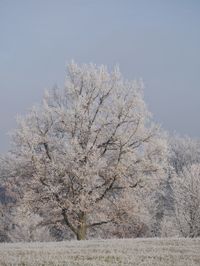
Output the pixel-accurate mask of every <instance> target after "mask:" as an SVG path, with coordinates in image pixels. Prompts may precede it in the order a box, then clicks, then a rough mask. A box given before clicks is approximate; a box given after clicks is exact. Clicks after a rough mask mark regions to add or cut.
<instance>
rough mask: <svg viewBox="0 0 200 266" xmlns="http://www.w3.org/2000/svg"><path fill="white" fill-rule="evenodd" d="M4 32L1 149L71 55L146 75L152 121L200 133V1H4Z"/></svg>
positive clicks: (60, 79)
mask: <svg viewBox="0 0 200 266" xmlns="http://www.w3.org/2000/svg"><path fill="white" fill-rule="evenodd" d="M0 33H1V35H0V153H1V152H5V151H7V150H8V148H9V138H8V136H7V132H9V131H10V130H12V129H13V128H15V126H16V124H15V117H16V115H17V114H24V113H26V111H27V110H28V108H30V107H31V106H32V105H33V104H34V103H37V102H39V101H40V100H41V97H42V94H43V91H44V89H45V88H51V87H53V86H54V85H55V84H58V85H59V86H63V84H64V79H65V72H66V64H67V62H69V61H70V60H71V59H74V60H75V61H77V62H79V63H88V62H93V63H96V64H106V65H108V66H109V67H112V66H113V65H115V64H116V63H117V64H119V65H120V69H121V71H122V73H123V75H124V76H125V77H127V78H129V79H134V78H143V80H144V82H145V86H146V87H145V91H144V93H145V99H146V102H147V104H148V107H149V109H150V111H151V112H152V113H153V114H154V119H155V120H156V121H158V122H159V123H161V124H162V126H163V128H164V129H166V130H168V131H170V132H174V131H176V132H178V133H180V134H181V135H184V134H187V135H189V136H191V137H200V123H199V115H200V1H199V0H187V1H186V0H151V1H150V0H146V1H145V0H18V1H15V0H0Z"/></svg>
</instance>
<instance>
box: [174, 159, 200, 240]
mask: <svg viewBox="0 0 200 266" xmlns="http://www.w3.org/2000/svg"><path fill="white" fill-rule="evenodd" d="M172 187H173V192H174V198H175V218H176V222H177V229H178V230H179V232H180V235H181V236H184V237H199V236H200V164H193V165H190V166H188V167H184V168H183V169H182V172H181V173H180V174H179V175H175V176H174V177H173V183H172Z"/></svg>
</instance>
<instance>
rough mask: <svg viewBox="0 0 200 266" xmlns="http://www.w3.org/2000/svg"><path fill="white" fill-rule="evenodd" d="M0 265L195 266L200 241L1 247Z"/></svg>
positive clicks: (199, 254)
mask: <svg viewBox="0 0 200 266" xmlns="http://www.w3.org/2000/svg"><path fill="white" fill-rule="evenodd" d="M0 265H1V266H5V265H13V266H14V265H20V266H25V265H34V266H35V265H37V266H41V265H66V266H67V265H72V266H75V265H76V266H78V265H80V266H96V265H99V266H104V265H109V266H111V265H112V266H116V265H131V266H147V265H148V266H164V265H165V266H172V265H174V266H182V265H187V266H197V265H198V266H199V265H200V238H199V239H178V238H177V239H175V238H174V239H123V240H118V239H115V240H114V239H113V240H88V241H79V242H78V241H69V242H54V243H15V244H1V245H0Z"/></svg>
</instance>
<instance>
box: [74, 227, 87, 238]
mask: <svg viewBox="0 0 200 266" xmlns="http://www.w3.org/2000/svg"><path fill="white" fill-rule="evenodd" d="M76 238H77V240H85V239H86V225H85V224H82V225H80V226H79V227H78V229H77V234H76Z"/></svg>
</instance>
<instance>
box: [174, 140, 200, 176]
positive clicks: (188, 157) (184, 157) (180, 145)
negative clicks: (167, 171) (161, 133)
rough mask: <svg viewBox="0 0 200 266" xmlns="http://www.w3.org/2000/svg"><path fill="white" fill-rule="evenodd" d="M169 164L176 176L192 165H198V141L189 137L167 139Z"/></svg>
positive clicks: (199, 146) (199, 156)
mask: <svg viewBox="0 0 200 266" xmlns="http://www.w3.org/2000/svg"><path fill="white" fill-rule="evenodd" d="M169 150H170V152H169V163H170V166H171V167H172V169H173V171H175V172H176V174H180V173H182V172H183V169H184V168H186V167H190V166H191V165H192V164H196V163H200V141H199V140H195V139H191V138H189V137H184V138H181V137H178V136H172V137H171V138H169Z"/></svg>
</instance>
